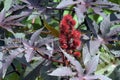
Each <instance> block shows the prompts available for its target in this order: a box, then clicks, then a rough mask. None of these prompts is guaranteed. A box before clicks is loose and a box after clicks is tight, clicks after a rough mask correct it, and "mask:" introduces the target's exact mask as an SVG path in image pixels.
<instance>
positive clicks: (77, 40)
mask: <svg viewBox="0 0 120 80" xmlns="http://www.w3.org/2000/svg"><path fill="white" fill-rule="evenodd" d="M80 45H81V41H80V40H79V39H74V40H73V46H74V47H76V48H77V47H79V46H80Z"/></svg>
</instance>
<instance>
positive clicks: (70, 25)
mask: <svg viewBox="0 0 120 80" xmlns="http://www.w3.org/2000/svg"><path fill="white" fill-rule="evenodd" d="M75 24H76V21H75V20H74V19H73V18H72V16H71V15H69V14H68V15H65V16H64V17H63V19H62V20H61V22H60V36H59V42H60V46H61V48H63V49H67V51H68V50H72V51H73V50H75V49H77V48H78V47H79V46H80V45H81V41H80V40H79V39H80V37H81V33H80V32H79V31H77V30H75V28H74V26H75Z"/></svg>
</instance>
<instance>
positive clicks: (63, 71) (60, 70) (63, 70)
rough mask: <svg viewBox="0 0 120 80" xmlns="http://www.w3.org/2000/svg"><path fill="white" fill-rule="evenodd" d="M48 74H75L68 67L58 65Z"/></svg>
mask: <svg viewBox="0 0 120 80" xmlns="http://www.w3.org/2000/svg"><path fill="white" fill-rule="evenodd" d="M49 75H51V76H73V75H75V74H74V73H73V72H72V70H71V69H70V68H69V67H59V68H57V69H55V70H54V71H53V72H52V73H50V74H49Z"/></svg>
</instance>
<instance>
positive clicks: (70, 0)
mask: <svg viewBox="0 0 120 80" xmlns="http://www.w3.org/2000/svg"><path fill="white" fill-rule="evenodd" d="M80 2H82V3H83V2H84V1H83V0H77V1H73V0H62V1H61V2H60V4H59V5H58V6H57V8H65V7H68V6H71V5H74V4H79V3H80Z"/></svg>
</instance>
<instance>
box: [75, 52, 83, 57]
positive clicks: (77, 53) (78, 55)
mask: <svg viewBox="0 0 120 80" xmlns="http://www.w3.org/2000/svg"><path fill="white" fill-rule="evenodd" d="M73 55H74V56H75V57H80V56H81V53H80V52H74V53H73Z"/></svg>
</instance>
